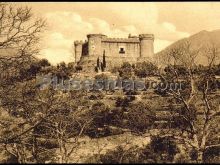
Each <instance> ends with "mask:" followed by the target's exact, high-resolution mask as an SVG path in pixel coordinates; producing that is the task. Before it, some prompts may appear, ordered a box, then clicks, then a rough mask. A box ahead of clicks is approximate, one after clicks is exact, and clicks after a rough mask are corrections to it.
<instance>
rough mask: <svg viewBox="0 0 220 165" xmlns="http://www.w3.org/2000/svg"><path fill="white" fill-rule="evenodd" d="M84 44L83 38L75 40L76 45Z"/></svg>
mask: <svg viewBox="0 0 220 165" xmlns="http://www.w3.org/2000/svg"><path fill="white" fill-rule="evenodd" d="M79 44H84V42H83V41H82V40H76V41H74V45H79Z"/></svg>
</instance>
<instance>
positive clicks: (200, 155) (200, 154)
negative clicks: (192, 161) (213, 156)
mask: <svg viewBox="0 0 220 165" xmlns="http://www.w3.org/2000/svg"><path fill="white" fill-rule="evenodd" d="M197 163H203V151H201V150H199V151H198V157H197Z"/></svg>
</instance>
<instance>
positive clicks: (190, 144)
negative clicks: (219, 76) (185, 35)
mask: <svg viewBox="0 0 220 165" xmlns="http://www.w3.org/2000/svg"><path fill="white" fill-rule="evenodd" d="M206 50H207V51H206V55H207V56H206V57H207V61H208V67H207V70H205V72H203V73H202V74H195V70H196V68H197V63H196V57H197V56H198V54H199V51H200V50H198V49H197V50H195V49H192V47H191V44H190V43H189V42H184V43H183V44H182V45H181V47H179V48H175V49H174V50H172V51H171V53H170V54H169V56H170V58H173V61H174V64H179V65H181V66H183V67H184V68H185V69H184V72H186V73H185V74H184V75H183V74H182V75H181V74H180V72H178V70H177V68H175V65H174V67H173V68H172V70H170V71H172V72H171V73H172V74H173V76H168V77H169V80H168V79H167V77H166V76H162V79H163V80H164V82H170V81H172V82H180V80H181V79H183V78H184V80H185V82H186V84H187V86H185V88H184V89H176V90H172V89H167V90H166V93H167V94H169V95H170V96H172V98H174V101H172V102H171V104H172V105H174V104H177V105H179V107H180V108H178V107H175V108H174V109H175V112H174V116H173V118H174V120H175V124H176V126H177V128H179V129H180V130H182V131H181V132H178V131H172V130H169V133H171V134H172V135H173V136H174V137H175V138H176V139H178V140H180V141H181V142H183V143H184V144H185V146H186V148H191V151H192V150H194V151H195V152H196V157H195V160H196V161H197V162H199V163H201V162H204V153H205V151H206V150H207V149H209V148H211V147H215V146H219V142H218V141H216V138H218V131H217V130H218V129H219V126H218V124H217V123H218V122H219V117H218V116H219V114H220V109H219V108H220V107H219V101H220V100H219V96H218V95H217V94H215V93H214V94H213V91H214V88H213V85H212V84H213V73H212V68H213V66H214V64H215V61H217V59H218V58H219V53H218V51H217V49H216V48H215V47H214V46H213V45H211V46H209V47H208V48H207V49H206ZM172 100H173V99H172Z"/></svg>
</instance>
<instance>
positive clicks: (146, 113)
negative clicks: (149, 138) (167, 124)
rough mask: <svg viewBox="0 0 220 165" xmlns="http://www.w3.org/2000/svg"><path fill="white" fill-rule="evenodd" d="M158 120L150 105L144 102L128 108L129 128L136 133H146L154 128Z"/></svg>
mask: <svg viewBox="0 0 220 165" xmlns="http://www.w3.org/2000/svg"><path fill="white" fill-rule="evenodd" d="M155 118H156V114H155V112H153V111H152V110H151V109H150V107H149V106H148V105H146V104H145V103H143V102H138V103H134V104H131V106H130V107H129V108H128V113H127V120H128V128H129V129H131V130H133V131H136V132H144V131H146V130H147V129H148V128H150V127H151V126H152V124H153V123H154V121H155Z"/></svg>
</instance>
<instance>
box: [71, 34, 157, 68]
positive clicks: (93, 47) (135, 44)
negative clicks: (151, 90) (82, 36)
mask: <svg viewBox="0 0 220 165" xmlns="http://www.w3.org/2000/svg"><path fill="white" fill-rule="evenodd" d="M87 38H88V41H86V42H84V43H83V42H81V41H76V42H75V43H74V45H75V59H76V62H77V63H81V64H82V63H83V64H85V65H86V63H88V65H91V67H94V66H95V65H96V61H97V58H98V57H99V58H100V59H101V58H102V56H103V54H104V53H105V56H106V59H107V60H108V61H107V63H108V64H109V66H111V67H112V66H114V65H120V64H122V63H123V62H130V63H136V62H137V61H146V60H151V59H152V57H153V54H154V46H153V42H154V35H153V34H141V35H139V37H137V36H130V35H129V37H128V38H108V37H107V36H106V35H103V34H89V35H87Z"/></svg>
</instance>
